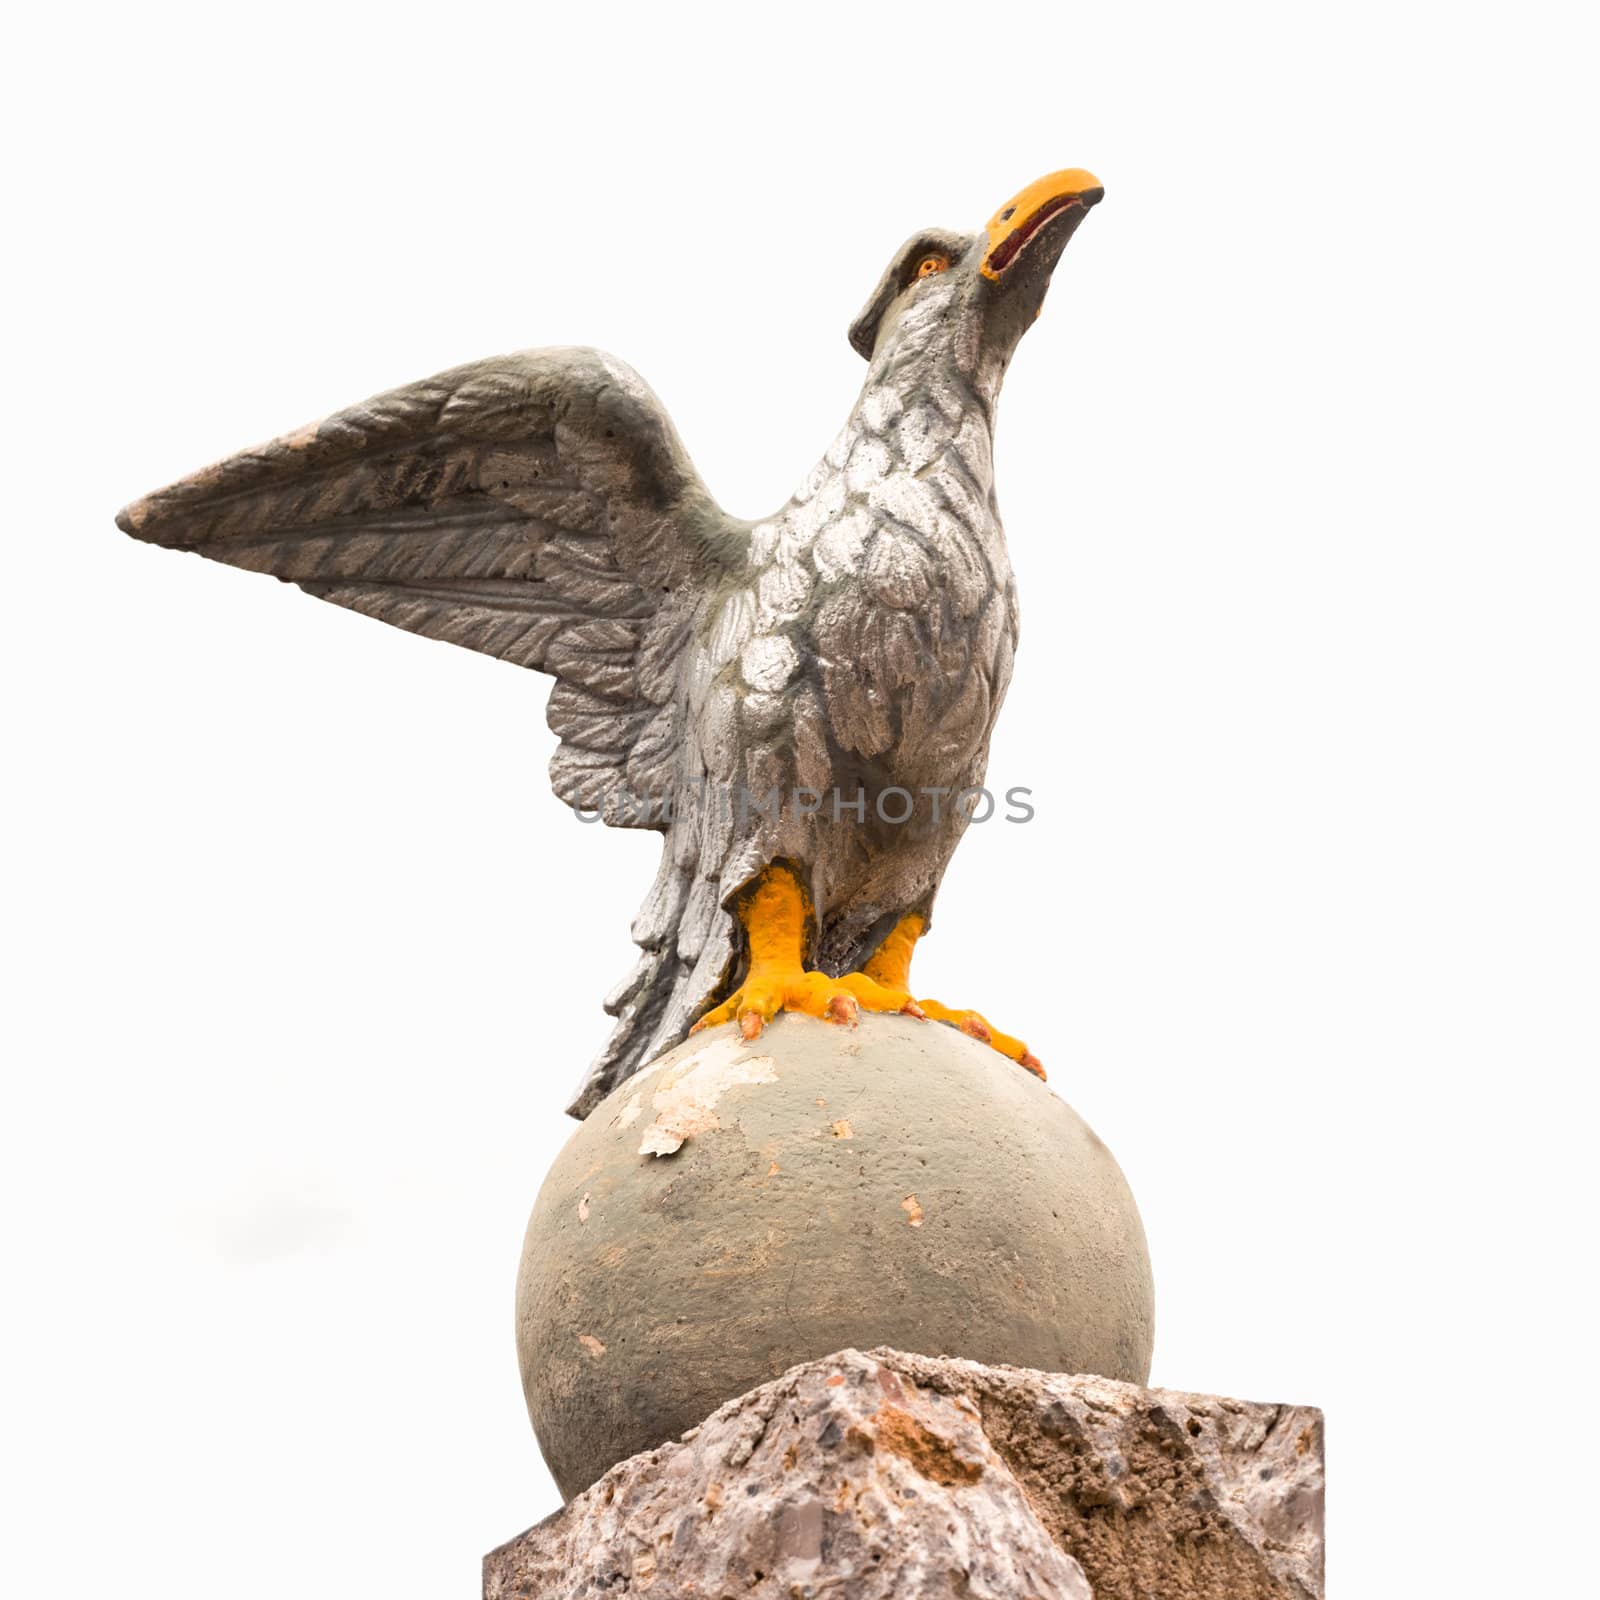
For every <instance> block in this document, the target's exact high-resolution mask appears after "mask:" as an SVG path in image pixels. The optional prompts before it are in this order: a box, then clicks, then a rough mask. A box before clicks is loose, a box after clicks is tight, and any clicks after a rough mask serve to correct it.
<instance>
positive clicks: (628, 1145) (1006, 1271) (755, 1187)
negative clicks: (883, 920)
mask: <svg viewBox="0 0 1600 1600" xmlns="http://www.w3.org/2000/svg"><path fill="white" fill-rule="evenodd" d="M1152 1337H1153V1307H1152V1289H1151V1280H1150V1267H1149V1260H1148V1257H1147V1254H1146V1250H1145V1241H1144V1232H1143V1229H1142V1227H1141V1225H1140V1222H1139V1215H1138V1212H1137V1210H1136V1208H1135V1206H1134V1202H1133V1197H1132V1195H1131V1194H1130V1193H1129V1190H1128V1186H1127V1184H1126V1183H1125V1182H1124V1180H1123V1177H1122V1173H1121V1171H1120V1170H1119V1169H1118V1167H1117V1164H1116V1162H1115V1160H1114V1159H1113V1158H1112V1155H1111V1152H1110V1151H1109V1150H1107V1149H1106V1147H1105V1145H1104V1144H1102V1143H1101V1142H1100V1140H1099V1139H1098V1138H1097V1137H1096V1136H1095V1134H1094V1133H1093V1132H1092V1131H1091V1130H1090V1129H1089V1128H1088V1127H1087V1126H1086V1125H1085V1124H1084V1122H1083V1121H1082V1119H1081V1118H1079V1117H1078V1116H1077V1115H1076V1113H1074V1112H1073V1110H1072V1108H1071V1107H1070V1106H1068V1105H1067V1104H1066V1102H1065V1101H1063V1100H1062V1099H1061V1098H1060V1097H1059V1096H1058V1095H1056V1094H1055V1093H1054V1092H1052V1091H1051V1090H1050V1089H1049V1088H1048V1087H1046V1086H1045V1085H1044V1084H1042V1083H1040V1082H1039V1081H1038V1080H1037V1079H1036V1078H1034V1077H1032V1076H1031V1075H1030V1074H1029V1073H1027V1072H1024V1071H1023V1070H1021V1069H1020V1068H1019V1067H1017V1066H1016V1065H1014V1064H1013V1063H1012V1062H1010V1061H1007V1060H1006V1059H1005V1058H1004V1057H1002V1056H1000V1055H998V1054H997V1053H996V1052H995V1051H994V1050H992V1049H990V1048H988V1047H987V1046H986V1045H981V1044H978V1043H976V1042H975V1041H974V1040H972V1039H969V1038H967V1037H966V1036H965V1035H963V1034H961V1033H959V1032H957V1031H956V1030H955V1029H953V1028H950V1027H946V1026H944V1025H942V1024H939V1023H935V1022H923V1021H918V1020H916V1019H914V1018H910V1017H889V1016H870V1015H868V1016H863V1017H862V1019H861V1023H860V1026H859V1027H858V1028H854V1029H851V1028H844V1027H840V1026H838V1025H836V1024H832V1023H827V1022H818V1021H814V1020H812V1019H811V1018H808V1017H803V1016H794V1015H786V1016H781V1017H779V1018H778V1019H776V1020H775V1021H774V1022H773V1024H772V1025H771V1026H770V1027H769V1028H768V1030H767V1032H766V1033H765V1034H764V1035H763V1036H762V1037H761V1038H760V1039H758V1040H755V1041H753V1042H751V1043H746V1042H745V1041H744V1040H743V1039H741V1038H740V1036H739V1034H738V1032H737V1030H736V1029H735V1028H734V1027H733V1026H732V1025H731V1024H730V1025H728V1026H726V1027H723V1028H719V1029H716V1030H711V1031H708V1032H707V1033H704V1034H700V1035H696V1036H695V1037H694V1038H693V1039H692V1040H690V1041H688V1042H687V1043H686V1044H684V1045H682V1046H680V1047H679V1048H678V1049H676V1050H674V1051H672V1052H670V1053H669V1054H668V1055H666V1056H665V1057H663V1058H662V1059H661V1061H660V1062H659V1063H657V1064H656V1065H654V1066H652V1067H650V1068H647V1069H646V1070H645V1071H644V1072H643V1073H641V1074H640V1075H639V1076H637V1077H636V1078H634V1079H631V1080H630V1081H629V1082H627V1083H625V1084H624V1085H622V1087H621V1088H619V1089H618V1090H617V1091H615V1092H614V1093H613V1094H612V1095H611V1096H610V1097H609V1098H608V1099H607V1100H606V1101H605V1102H604V1103H603V1104H602V1105H601V1106H600V1107H599V1108H598V1109H597V1110H596V1111H595V1112H594V1114H593V1115H592V1116H590V1117H589V1118H588V1120H587V1121H586V1122H584V1123H583V1125H582V1126H581V1127H579V1129H578V1130H577V1132H576V1133H574V1135H573V1137H572V1139H571V1141H570V1142H569V1143H568V1145H567V1146H566V1148H565V1149H564V1150H563V1152H562V1153H561V1155H560V1156H559V1157H558V1158H557V1160H556V1163H555V1165H554V1166H553V1167H552V1169H551V1171H550V1174H549V1176H548V1178H547V1179H546V1181H545V1184H544V1186H543V1188H542V1189H541V1191H540V1193H539V1197H538V1201H537V1203H536V1204H535V1206H534V1210H533V1215H532V1217H531V1219H530V1221H529V1224H528V1231H527V1237H526V1242H525V1245H524V1252H523V1260H522V1269H521V1274H520V1277H519V1282H518V1290H517V1345H518V1354H519V1357H520V1360H521V1364H522V1373H523V1384H524V1389H525V1392H526V1395H527V1400H528V1409H529V1414H530V1416H531V1417H532V1420H533V1424H534V1428H535V1431H536V1432H537V1434H538V1436H539V1441H540V1445H541V1448H542V1449H543V1451H544V1454H545V1459H546V1460H547V1461H548V1462H549V1464H550V1468H551V1471H552V1472H553V1474H554V1476H555V1479H556V1482H557V1483H558V1484H559V1485H560V1487H561V1490H562V1492H563V1493H564V1494H566V1495H568V1496H570V1495H572V1494H575V1493H577V1492H578V1491H579V1490H581V1489H583V1488H585V1487H586V1486H587V1485H589V1484H590V1483H592V1482H593V1481H594V1480H595V1479H596V1478H597V1477H599V1476H600V1474H601V1473H602V1472H604V1471H605V1470H606V1469H607V1468H608V1467H610V1466H611V1465H612V1464H613V1463H615V1462H617V1461H619V1460H621V1459H623V1458H624V1457H626V1456H630V1455H633V1454H635V1453H636V1452H638V1451H640V1450H646V1449H649V1448H651V1447H653V1446H655V1445H658V1444H660V1443H662V1442H663V1441H665V1440H667V1439H671V1438H673V1437H674V1436H676V1435H677V1434H679V1433H681V1432H682V1431H683V1430H684V1429H685V1428H688V1427H691V1426H693V1425H694V1424H695V1423H696V1422H698V1421H699V1420H700V1419H701V1418H703V1417H704V1416H706V1415H707V1414H708V1413H709V1412H711V1411H713V1410H714V1409H715V1408H716V1407H717V1406H719V1405H721V1404H722V1403H723V1402H724V1401H725V1400H728V1399H731V1398H732V1397H733V1396H735V1395H738V1394H742V1393H743V1392H744V1391H745V1390H747V1389H750V1388H752V1387H754V1386H755V1385H757V1384H760V1383H764V1382H766V1381H768V1380H769V1379H772V1378H774V1377H777V1376H778V1375H779V1374H780V1373H782V1372H785V1371H786V1370H787V1369H788V1368H790V1367H792V1366H794V1365H796V1364H797V1363H799V1362H803V1361H808V1360H812V1359H814V1358H816V1357H818V1356H822V1355H825V1354H827V1353H828V1352H829V1351H831V1350H837V1349H841V1348H843V1347H845V1346H847V1345H853V1346H855V1347H857V1348H866V1347H869V1346H872V1345H877V1344H890V1345H894V1346H896V1347H898V1348H901V1349H912V1350H919V1351H922V1352H924V1353H926V1354H929V1355H960V1356H969V1357H972V1358H973V1359H976V1360H980V1361H988V1362H1010V1363H1013V1364H1015V1365H1019V1366H1028V1367H1037V1368H1041V1369H1044V1370H1047V1371H1058V1372H1059V1371H1071V1372H1097V1373H1102V1374H1105V1375H1107V1376H1109V1377H1113V1378H1121V1379H1126V1380H1130V1381H1133V1382H1143V1381H1144V1380H1145V1379H1146V1378H1147V1377H1148V1376H1149V1364H1150V1350H1151V1342H1152Z"/></svg>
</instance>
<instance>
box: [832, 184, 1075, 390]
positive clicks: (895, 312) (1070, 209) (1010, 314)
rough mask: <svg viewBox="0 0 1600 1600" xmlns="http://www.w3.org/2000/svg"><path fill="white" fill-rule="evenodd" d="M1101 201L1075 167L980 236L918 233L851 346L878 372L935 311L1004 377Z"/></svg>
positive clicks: (1007, 209)
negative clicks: (1071, 244) (907, 332)
mask: <svg viewBox="0 0 1600 1600" xmlns="http://www.w3.org/2000/svg"><path fill="white" fill-rule="evenodd" d="M1104 195H1105V190H1104V189H1103V188H1102V187H1101V185H1100V182H1099V180H1098V179H1097V178H1096V177H1095V176H1094V174H1093V173H1089V172H1085V171H1084V170H1083V169H1082V168H1081V167H1069V168H1067V169H1066V170H1064V171H1061V172H1052V173H1050V174H1049V176H1047V177H1043V178H1040V179H1039V180H1038V181H1037V182H1035V183H1030V184H1029V185H1028V187H1027V188H1026V189H1023V190H1022V191H1021V192H1020V193H1018V194H1016V195H1013V196H1012V197H1011V199H1009V200H1008V201H1006V203H1005V204H1004V205H1003V206H1001V207H1000V208H999V210H997V211H996V212H995V214H994V215H993V216H992V217H991V218H990V219H989V221H988V224H987V225H986V226H985V227H984V228H983V230H982V231H981V232H978V233H970V234H963V233H951V232H949V231H948V230H946V229H943V228H925V229H923V230H922V231H921V232H919V233H914V234H912V236H911V237H910V238H909V239H908V240H906V242H905V244H903V245H902V246H901V247H900V249H899V250H898V251H897V252H896V254H895V257H894V259H893V260H892V261H891V262H890V263H889V266H888V268H887V270H886V271H885V272H884V274H883V277H882V278H881V279H880V280H879V282H878V286H877V288H876V289H874V290H873V292H872V297H871V298H870V299H869V300H868V301H867V303H866V305H865V306H864V307H863V308H862V311H861V314H860V315H859V316H858V317H857V318H856V320H855V321H854V322H853V323H851V325H850V343H851V344H852V345H853V346H854V347H855V349H856V350H857V351H858V352H859V353H860V354H861V355H862V356H864V357H865V358H866V359H867V360H868V361H869V362H873V363H874V364H877V359H878V357H879V356H881V355H888V356H890V357H891V359H892V357H893V354H894V349H893V347H894V346H895V345H896V344H897V343H899V342H900V341H898V340H897V339H896V334H897V332H899V331H900V330H901V329H902V326H903V324H905V323H907V322H908V321H912V322H917V323H922V322H924V321H926V320H929V317H930V313H931V319H932V320H933V321H935V322H936V323H937V324H938V325H939V327H940V328H941V330H943V331H945V332H946V333H947V334H948V343H949V344H950V345H954V346H955V347H957V348H958V349H961V350H963V351H965V352H968V353H970V355H971V356H972V357H974V358H977V359H975V360H974V361H973V362H972V363H971V365H973V366H977V365H983V366H986V367H989V368H990V369H991V370H995V371H997V372H998V371H1000V370H1003V369H1004V366H1005V363H1006V362H1007V361H1009V360H1010V358H1011V353H1012V352H1013V351H1014V350H1015V349H1016V347H1017V343H1018V341H1019V340H1020V339H1021V338H1022V335H1023V334H1024V333H1026V332H1027V330H1028V327H1029V325H1030V324H1031V323H1032V322H1033V320H1034V319H1035V318H1036V317H1037V316H1038V315H1039V309H1040V307H1041V306H1042V305H1043V303H1044V295H1045V290H1046V289H1048V288H1049V286H1050V275H1051V273H1052V272H1054V271H1055V266H1056V262H1057V261H1059V260H1060V258H1061V252H1062V251H1063V250H1064V249H1065V248H1066V244H1067V240H1068V239H1070V238H1071V237H1072V235H1073V233H1074V232H1075V231H1076V229H1077V226H1078V224H1079V223H1080V222H1082V221H1083V219H1084V217H1085V216H1086V215H1087V214H1088V211H1089V208H1090V207H1091V206H1093V205H1095V204H1097V203H1098V202H1099V201H1100V200H1101V199H1102V198H1103V197H1104ZM934 279H936V280H938V281H937V283H936V284H935V283H932V282H930V280H934ZM920 331H923V332H926V331H930V330H920ZM939 342H941V343H942V342H945V341H944V340H940V341H939ZM914 343H916V344H917V345H918V346H919V347H920V346H922V345H923V344H924V339H923V338H921V337H919V338H917V339H916V340H915V341H914ZM962 365H963V366H966V365H968V362H965V361H964V362H963V363H962Z"/></svg>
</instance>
